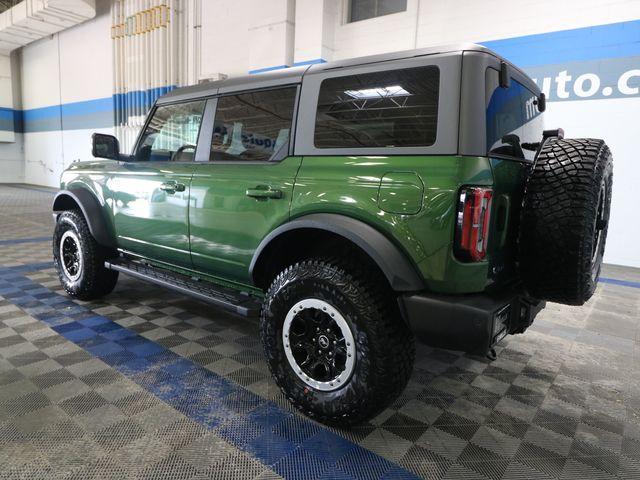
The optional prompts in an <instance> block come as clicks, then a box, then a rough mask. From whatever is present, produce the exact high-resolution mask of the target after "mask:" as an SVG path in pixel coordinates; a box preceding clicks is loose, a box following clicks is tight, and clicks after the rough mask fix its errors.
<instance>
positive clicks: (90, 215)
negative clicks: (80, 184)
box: [52, 188, 116, 248]
mask: <svg viewBox="0 0 640 480" xmlns="http://www.w3.org/2000/svg"><path fill="white" fill-rule="evenodd" d="M70 201H71V202H73V203H76V204H77V205H78V206H79V207H80V210H81V211H82V214H83V215H84V218H85V220H86V221H87V225H89V231H90V232H91V235H92V236H93V238H95V239H96V242H98V243H99V244H100V245H103V246H105V247H111V248H115V247H116V241H115V236H114V234H113V231H114V230H113V225H112V224H111V220H110V219H109V218H108V217H107V215H105V210H104V209H105V206H104V205H102V204H101V203H100V201H99V200H98V199H97V198H96V196H95V195H94V194H93V193H92V192H91V191H89V190H87V189H86V188H72V189H70V190H61V191H59V192H58V193H57V194H56V196H55V198H54V199H53V205H52V210H53V216H54V218H57V217H58V215H59V214H61V213H62V212H64V211H65V210H69V205H70V203H69V202H70Z"/></svg>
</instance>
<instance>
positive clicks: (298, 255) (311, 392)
mask: <svg viewBox="0 0 640 480" xmlns="http://www.w3.org/2000/svg"><path fill="white" fill-rule="evenodd" d="M545 103H546V102H545V97H544V94H542V93H541V92H540V90H539V88H538V87H537V86H536V84H535V83H534V82H533V81H532V80H531V79H530V78H528V77H527V76H526V75H525V74H524V73H523V72H522V71H521V70H520V69H518V68H517V67H516V66H514V65H512V64H510V63H509V62H508V61H506V60H505V59H503V58H501V57H499V56H498V55H496V54H495V53H493V52H492V51H490V50H488V49H486V48H483V47H481V46H478V45H471V44H468V45H467V44H465V45H455V46H446V47H439V48H428V49H421V50H413V51H408V52H399V53H392V54H385V55H377V56H371V57H365V58H358V59H352V60H346V61H338V62H331V63H325V64H318V65H313V66H307V67H301V68H291V69H285V70H283V71H280V72H275V73H268V74H261V75H250V76H247V77H243V78H235V79H228V80H222V81H217V82H211V83H205V84H200V85H197V86H191V87H186V88H179V89H176V90H173V91H171V92H170V93H168V94H166V95H164V96H163V97H160V98H159V99H158V100H157V101H156V102H155V105H154V106H153V108H152V109H151V112H150V113H149V116H148V119H147V121H146V124H145V126H144V127H143V128H142V130H141V132H140V135H139V138H138V139H137V142H136V144H135V146H134V148H133V151H132V153H131V154H123V153H121V152H120V147H119V143H118V141H117V140H116V138H115V137H113V136H110V135H105V134H94V136H93V156H94V157H97V159H96V160H93V161H85V162H77V163H74V164H72V165H71V166H70V167H69V168H68V169H67V170H66V171H65V172H64V173H63V175H62V178H61V190H60V192H59V193H58V195H57V196H56V198H55V201H54V203H53V212H54V218H55V221H56V227H55V233H54V239H53V257H54V261H55V266H56V269H57V272H58V274H59V277H60V281H61V282H62V285H63V286H64V289H65V290H66V292H67V293H68V294H69V295H70V296H71V297H73V298H77V299H82V300H88V299H94V298H97V297H99V296H101V295H105V294H108V293H109V292H111V291H112V290H113V288H114V286H115V285H116V281H117V279H118V274H119V273H123V274H128V275H133V276H134V277H138V278H140V279H143V280H147V281H150V282H154V283H156V284H160V285H163V286H166V287H168V288H172V289H174V290H177V291H179V292H183V293H185V294H190V295H193V296H194V297H196V298H197V299H200V300H204V301H207V302H210V303H211V304H213V305H216V306H218V307H220V308H224V309H228V310H230V311H231V312H233V313H235V314H238V315H245V316H256V317H258V316H259V318H260V332H261V339H262V344H263V347H264V352H265V355H266V359H267V362H268V365H269V368H270V369H271V372H272V374H273V377H274V379H275V381H276V383H277V384H278V386H279V387H280V388H281V389H282V391H283V392H284V394H285V395H286V397H287V398H288V399H289V400H290V401H291V402H292V403H293V404H294V405H295V406H296V407H297V408H298V409H300V410H301V411H302V412H304V413H305V414H307V415H309V416H312V417H313V418H316V419H317V420H319V421H321V422H325V423H328V424H333V425H343V426H344V425H349V424H353V423H356V422H360V421H363V420H365V419H368V418H371V417H372V416H373V415H375V414H377V413H378V412H380V411H381V410H382V409H383V408H385V407H386V406H388V405H389V404H390V403H391V402H392V401H393V400H394V399H395V398H396V397H397V396H398V395H399V394H400V393H401V392H402V391H403V389H404V387H405V386H406V384H407V381H408V379H409V377H410V375H411V371H412V365H413V362H414V357H415V348H414V337H415V338H418V339H420V341H423V342H427V343H429V344H431V345H435V346H437V347H443V348H448V349H457V350H464V351H467V352H471V353H475V354H480V355H489V356H490V357H491V356H495V350H494V346H495V345H496V344H497V343H498V342H499V341H500V340H501V339H502V338H504V337H505V336H506V335H509V334H516V333H522V332H524V331H525V330H526V329H527V328H528V327H529V325H530V324H531V322H532V321H533V319H534V317H535V316H536V314H537V313H538V312H539V311H540V310H541V309H542V308H543V307H544V305H545V301H554V302H561V303H565V304H571V305H581V304H583V303H584V302H585V301H586V300H588V299H589V297H590V296H591V295H592V294H593V291H594V289H595V287H596V283H597V281H598V276H599V273H600V266H601V264H602V256H603V252H604V248H605V240H606V235H607V225H608V219H609V210H610V202H611V185H612V159H611V154H610V152H609V149H608V148H607V146H606V145H605V143H604V142H603V141H602V140H594V139H566V138H563V137H564V134H563V132H562V130H561V129H557V130H544V128H543V121H542V119H543V115H542V112H543V111H544V110H545Z"/></svg>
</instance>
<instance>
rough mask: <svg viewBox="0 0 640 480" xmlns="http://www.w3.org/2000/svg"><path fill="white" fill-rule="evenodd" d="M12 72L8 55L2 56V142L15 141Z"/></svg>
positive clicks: (0, 116) (0, 81)
mask: <svg viewBox="0 0 640 480" xmlns="http://www.w3.org/2000/svg"><path fill="white" fill-rule="evenodd" d="M11 71H12V69H11V58H10V57H9V55H8V54H6V55H4V54H0V142H14V141H15V130H14V125H13V118H12V116H11V115H12V112H13V109H14V103H13V82H12V80H11Z"/></svg>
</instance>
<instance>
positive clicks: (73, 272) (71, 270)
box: [60, 230, 82, 280]
mask: <svg viewBox="0 0 640 480" xmlns="http://www.w3.org/2000/svg"><path fill="white" fill-rule="evenodd" d="M60 263H61V265H62V270H63V272H64V273H65V275H66V276H67V277H68V278H69V279H70V280H77V279H78V278H79V277H80V273H81V271H82V251H81V249H80V241H79V240H78V236H77V235H76V234H75V232H73V231H71V230H67V231H66V232H65V233H64V234H63V236H62V238H61V239H60Z"/></svg>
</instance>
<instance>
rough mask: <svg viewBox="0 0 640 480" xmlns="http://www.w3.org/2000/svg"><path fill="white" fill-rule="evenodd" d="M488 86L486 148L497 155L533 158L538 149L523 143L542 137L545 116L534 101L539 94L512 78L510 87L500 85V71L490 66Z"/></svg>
mask: <svg viewBox="0 0 640 480" xmlns="http://www.w3.org/2000/svg"><path fill="white" fill-rule="evenodd" d="M486 87H487V88H486V117H487V150H488V151H489V153H490V154H494V155H508V156H511V157H516V158H526V159H529V160H532V159H533V157H534V156H535V151H532V150H528V149H526V148H522V145H523V144H526V143H534V142H539V141H540V140H542V130H543V124H542V115H541V113H540V112H539V111H538V107H537V105H536V104H535V100H536V96H535V95H534V94H533V93H532V92H531V91H530V90H529V89H527V88H526V87H524V86H523V85H522V84H521V83H519V82H518V81H516V80H513V79H511V86H510V87H509V88H501V87H500V86H499V74H498V71H497V70H494V69H493V68H489V69H487V74H486ZM525 146H526V145H525Z"/></svg>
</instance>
